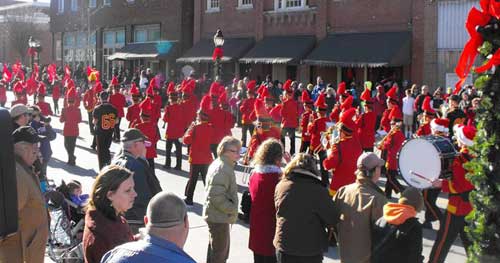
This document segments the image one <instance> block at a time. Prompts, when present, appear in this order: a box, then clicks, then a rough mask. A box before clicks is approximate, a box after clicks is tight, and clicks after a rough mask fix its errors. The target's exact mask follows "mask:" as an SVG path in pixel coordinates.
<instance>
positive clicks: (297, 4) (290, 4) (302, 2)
mask: <svg viewBox="0 0 500 263" xmlns="http://www.w3.org/2000/svg"><path fill="white" fill-rule="evenodd" d="M274 3H275V7H276V9H281V10H283V9H300V8H305V7H307V0H275V2H274Z"/></svg>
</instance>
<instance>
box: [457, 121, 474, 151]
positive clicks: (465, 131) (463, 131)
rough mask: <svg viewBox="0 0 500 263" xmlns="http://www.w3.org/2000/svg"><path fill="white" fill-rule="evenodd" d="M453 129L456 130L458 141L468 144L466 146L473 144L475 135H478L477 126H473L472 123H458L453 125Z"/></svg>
mask: <svg viewBox="0 0 500 263" xmlns="http://www.w3.org/2000/svg"><path fill="white" fill-rule="evenodd" d="M453 130H454V131H455V134H456V137H457V141H458V142H460V143H462V144H464V145H466V146H472V145H474V137H476V133H477V130H476V127H474V126H471V125H467V126H465V125H463V124H457V125H455V126H454V127H453Z"/></svg>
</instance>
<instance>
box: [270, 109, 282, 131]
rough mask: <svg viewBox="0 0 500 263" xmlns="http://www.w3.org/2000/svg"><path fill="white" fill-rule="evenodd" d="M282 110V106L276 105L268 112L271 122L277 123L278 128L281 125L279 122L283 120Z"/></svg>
mask: <svg viewBox="0 0 500 263" xmlns="http://www.w3.org/2000/svg"><path fill="white" fill-rule="evenodd" d="M282 108H283V105H282V104H277V105H276V106H274V108H272V109H271V110H270V111H269V115H271V118H272V119H273V122H275V123H277V125H278V126H279V125H280V124H281V120H282V119H283V116H281V109H282Z"/></svg>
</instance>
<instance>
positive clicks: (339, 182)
mask: <svg viewBox="0 0 500 263" xmlns="http://www.w3.org/2000/svg"><path fill="white" fill-rule="evenodd" d="M361 153H363V149H361V144H360V142H359V140H358V139H357V138H356V137H351V138H343V139H342V140H341V141H340V142H339V143H338V144H334V145H333V146H332V151H331V153H330V154H329V155H328V157H327V158H326V159H325V160H323V167H324V168H325V170H333V176H332V181H331V182H330V194H331V195H332V196H333V195H335V193H336V192H337V191H338V190H339V189H340V187H342V186H344V185H348V184H352V183H354V181H356V175H355V174H354V172H356V167H357V166H356V163H357V161H358V157H359V156H360V155H361Z"/></svg>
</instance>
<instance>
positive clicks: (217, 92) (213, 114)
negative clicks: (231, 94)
mask: <svg viewBox="0 0 500 263" xmlns="http://www.w3.org/2000/svg"><path fill="white" fill-rule="evenodd" d="M223 92H225V91H224V86H223V85H220V84H219V83H218V82H216V81H214V82H213V83H212V85H211V86H210V91H209V94H210V97H211V99H212V100H211V102H212V109H211V110H210V112H209V114H208V119H209V121H210V123H212V126H213V127H214V131H215V138H214V141H213V144H212V145H211V146H210V149H212V154H213V155H214V157H215V158H217V147H218V146H219V143H220V142H221V141H222V138H224V127H225V125H226V124H225V123H224V121H225V120H224V117H225V114H224V111H223V110H222V109H221V108H220V107H219V98H220V96H221V95H222V93H223Z"/></svg>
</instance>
